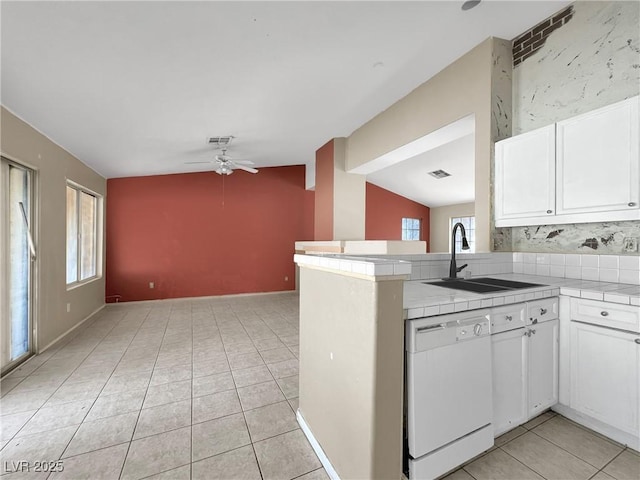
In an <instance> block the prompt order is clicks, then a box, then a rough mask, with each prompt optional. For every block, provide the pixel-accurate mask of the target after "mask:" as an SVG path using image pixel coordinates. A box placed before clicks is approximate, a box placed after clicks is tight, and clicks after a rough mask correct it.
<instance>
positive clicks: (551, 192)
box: [495, 125, 556, 226]
mask: <svg viewBox="0 0 640 480" xmlns="http://www.w3.org/2000/svg"><path fill="white" fill-rule="evenodd" d="M555 162H556V157H555V125H549V126H547V127H544V128H539V129H537V130H533V131H531V132H527V133H524V134H522V135H517V136H515V137H511V138H508V139H506V140H503V141H501V142H498V143H496V162H495V166H496V170H495V215H496V225H497V226H500V221H501V220H508V219H516V218H527V217H540V216H545V215H553V214H554V209H555V168H556V165H555Z"/></svg>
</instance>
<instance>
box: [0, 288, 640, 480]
mask: <svg viewBox="0 0 640 480" xmlns="http://www.w3.org/2000/svg"><path fill="white" fill-rule="evenodd" d="M297 357H298V298H297V295H295V294H294V293H285V294H275V295H264V296H246V297H227V298H219V299H202V300H176V301H166V302H160V303H146V304H138V305H131V304H129V305H117V306H116V305H114V306H109V307H107V308H106V309H104V310H103V311H101V312H100V313H99V314H98V315H96V317H95V318H94V319H92V320H91V323H90V324H89V325H87V327H86V328H83V329H82V330H81V331H80V332H78V334H77V335H76V336H75V337H74V338H73V339H71V340H70V341H69V342H68V343H66V344H65V345H63V346H61V347H59V348H57V349H55V350H51V351H47V352H45V354H43V355H39V356H37V357H34V358H33V359H31V360H30V361H29V362H27V363H26V364H25V365H23V366H22V367H20V368H19V369H17V370H15V371H14V372H12V373H11V374H10V375H8V376H7V377H5V378H4V379H3V380H2V382H1V384H0V389H1V395H2V398H1V399H0V415H1V417H0V426H1V429H0V447H1V448H2V450H1V451H0V462H1V465H2V469H1V473H2V475H3V479H7V480H15V479H20V478H28V479H41V478H42V479H46V478H49V479H56V480H59V479H85V478H86V479H118V478H121V479H137V478H155V479H161V478H164V479H170V480H181V479H228V480H230V479H254V478H255V479H261V478H262V479H293V478H299V479H304V480H320V479H326V478H328V477H327V475H326V473H325V472H324V470H323V469H322V468H321V465H320V462H319V461H318V459H317V457H316V456H315V454H314V452H313V450H312V449H311V447H310V446H309V444H308V442H307V440H306V438H305V437H304V435H303V434H302V431H301V430H300V429H299V428H298V424H297V422H296V420H295V414H294V412H295V409H296V408H297V397H298V360H297ZM58 460H61V461H62V465H63V467H64V470H63V471H62V472H54V473H50V472H35V471H34V470H35V467H36V464H35V462H56V461H58ZM19 461H26V462H29V465H30V467H31V472H29V473H28V474H26V472H24V471H21V472H16V471H15V470H16V469H19V468H20V467H21V466H22V465H21V464H17V462H19ZM54 466H55V465H54ZM529 478H531V479H541V478H544V479H549V480H552V479H558V480H565V479H566V480H569V479H584V480H587V479H594V480H610V479H617V480H628V479H629V480H630V479H633V480H638V479H639V478H640V456H639V455H638V454H637V453H636V452H634V451H633V450H630V449H625V448H624V447H623V446H621V445H618V444H616V443H614V442H612V441H609V440H607V439H605V438H603V437H601V436H600V435H598V434H595V433H593V432H591V431H589V430H587V429H585V428H583V427H580V426H578V425H576V424H574V423H572V422H570V421H568V420H566V419H564V418H563V417H561V416H557V415H555V414H553V413H551V412H548V413H545V414H543V415H541V416H540V417H537V418H536V419H534V420H532V421H531V422H529V423H527V424H526V425H524V426H523V427H518V428H516V429H515V430H513V431H511V432H508V433H507V434H505V435H503V436H501V437H500V438H498V439H497V441H496V446H495V447H494V448H493V449H491V450H490V451H488V452H487V453H486V454H484V455H482V456H480V457H479V458H477V459H475V460H473V461H472V462H470V463H469V464H467V465H465V466H464V467H463V468H461V469H459V470H457V471H456V472H454V473H452V474H450V475H449V476H448V477H447V479H448V480H465V479H467V480H469V479H477V480H485V479H487V480H499V479H504V480H520V479H529Z"/></svg>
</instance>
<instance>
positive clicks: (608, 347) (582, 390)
mask: <svg viewBox="0 0 640 480" xmlns="http://www.w3.org/2000/svg"><path fill="white" fill-rule="evenodd" d="M560 321H561V332H560V340H561V345H560V348H561V350H560V353H561V358H560V402H559V404H558V405H556V406H555V407H554V410H556V411H558V412H559V413H561V414H562V415H564V416H566V417H568V418H570V419H571V420H573V421H575V422H578V423H580V424H582V425H585V426H586V427H589V428H591V429H592V430H595V431H597V432H599V433H602V434H603V435H606V436H607V437H610V438H612V439H614V440H616V441H617V442H620V443H623V444H626V445H629V446H630V447H632V448H634V449H636V450H637V449H640V308H638V307H637V306H634V305H623V304H618V303H610V302H603V301H598V300H589V299H584V298H575V297H571V298H569V297H562V296H561V297H560Z"/></svg>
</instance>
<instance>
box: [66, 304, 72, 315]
mask: <svg viewBox="0 0 640 480" xmlns="http://www.w3.org/2000/svg"><path fill="white" fill-rule="evenodd" d="M70 311H71V304H70V303H67V313H69V312H70Z"/></svg>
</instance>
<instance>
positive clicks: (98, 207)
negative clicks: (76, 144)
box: [65, 179, 104, 290]
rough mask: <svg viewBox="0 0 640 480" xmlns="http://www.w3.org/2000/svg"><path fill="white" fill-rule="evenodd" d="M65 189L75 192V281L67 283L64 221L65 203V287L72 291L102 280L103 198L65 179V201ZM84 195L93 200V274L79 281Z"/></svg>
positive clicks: (66, 224) (67, 258) (66, 213)
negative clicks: (82, 202) (82, 201)
mask: <svg viewBox="0 0 640 480" xmlns="http://www.w3.org/2000/svg"><path fill="white" fill-rule="evenodd" d="M67 188H71V189H73V190H75V191H76V202H75V204H76V212H77V215H76V280H74V281H71V282H69V281H68V279H67V278H66V276H67V270H68V263H69V257H68V254H69V247H68V244H67V241H68V235H69V234H68V231H69V224H68V223H67V221H66V216H68V208H69V206H68V204H66V201H65V204H66V205H65V233H66V238H65V285H66V287H67V290H73V289H74V288H77V287H80V286H82V285H86V284H88V283H91V282H94V281H96V280H99V279H100V278H102V268H103V262H102V257H103V255H102V251H103V201H104V199H103V196H102V195H100V194H99V193H98V192H95V191H93V190H91V189H89V188H87V187H85V186H83V185H80V184H79V183H76V182H74V181H72V180H69V179H67V181H66V183H65V199H66V195H67ZM82 193H84V194H86V195H90V196H91V197H93V198H94V199H95V224H94V225H93V235H94V241H93V250H94V254H93V261H94V262H95V273H94V274H93V275H92V276H90V277H87V278H84V279H81V273H82V253H83V249H82V229H81V225H82V214H81V212H82V209H81V198H82V197H81V194H82Z"/></svg>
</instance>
